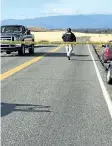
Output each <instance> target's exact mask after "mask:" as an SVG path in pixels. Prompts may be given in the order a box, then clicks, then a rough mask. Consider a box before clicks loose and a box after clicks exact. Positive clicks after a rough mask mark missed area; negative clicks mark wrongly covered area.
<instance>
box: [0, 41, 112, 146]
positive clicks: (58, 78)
mask: <svg viewBox="0 0 112 146" xmlns="http://www.w3.org/2000/svg"><path fill="white" fill-rule="evenodd" d="M84 39H85V38H82V39H81V40H83V41H84ZM56 47H57V46H54V47H53V46H48V47H47V46H46V47H37V48H35V55H34V56H29V55H28V54H27V55H26V56H24V57H19V56H17V55H16V54H15V53H14V54H13V55H5V54H2V57H1V61H2V64H1V67H2V73H5V72H7V71H8V70H10V69H12V68H15V67H17V66H18V65H21V64H23V63H24V62H26V61H30V60H31V59H34V58H36V57H37V56H39V55H43V53H46V52H49V51H50V50H53V49H54V48H56ZM89 49H90V50H91V53H92V55H93V57H94V59H95V63H96V65H97V66H98V68H99V72H100V76H101V77H102V78H103V83H104V87H105V88H106V89H107V90H106V91H107V93H108V96H109V97H110V98H112V85H107V84H106V82H105V75H106V74H105V71H104V69H103V67H102V65H101V63H100V61H99V59H98V58H97V56H96V55H95V53H94V50H93V48H92V47H91V46H90V45H89V46H88V45H76V46H75V47H74V51H73V54H72V57H71V60H68V59H67V58H66V54H65V48H64V47H62V48H61V49H59V50H57V51H56V52H53V53H50V54H48V55H46V56H45V57H43V58H42V59H40V60H38V61H37V62H35V63H33V64H31V65H30V66H28V67H26V68H24V69H23V70H20V71H19V72H16V73H15V74H12V75H10V76H8V77H7V78H5V79H4V80H2V81H1V83H2V86H1V94H2V96H1V97H2V99H1V102H2V103H1V109H2V112H1V122H2V123H1V143H2V146H112V119H111V114H110V111H109V109H108V106H107V102H106V100H105V98H107V97H105V94H104V93H103V91H102V88H101V87H102V84H101V83H100V82H99V80H98V77H97V72H96V70H95V67H94V64H93V61H92V57H91V54H90V51H89Z"/></svg>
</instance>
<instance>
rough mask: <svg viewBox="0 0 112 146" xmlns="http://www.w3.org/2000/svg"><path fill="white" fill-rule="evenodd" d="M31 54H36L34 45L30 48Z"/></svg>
mask: <svg viewBox="0 0 112 146" xmlns="http://www.w3.org/2000/svg"><path fill="white" fill-rule="evenodd" d="M29 54H34V45H33V44H32V45H31V47H30V48H29Z"/></svg>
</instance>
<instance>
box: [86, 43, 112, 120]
mask: <svg viewBox="0 0 112 146" xmlns="http://www.w3.org/2000/svg"><path fill="white" fill-rule="evenodd" d="M88 50H89V53H90V55H91V58H92V61H93V64H94V67H95V70H96V74H97V77H98V80H99V82H100V86H101V89H102V92H103V95H104V98H105V100H106V103H107V106H108V110H109V112H110V115H111V118H112V100H111V98H110V96H109V94H108V91H107V89H106V87H105V85H104V82H103V80H102V78H101V75H100V72H99V69H98V67H97V65H96V63H95V59H94V57H93V55H92V52H91V50H90V47H89V44H88Z"/></svg>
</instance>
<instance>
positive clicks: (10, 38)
mask: <svg viewBox="0 0 112 146" xmlns="http://www.w3.org/2000/svg"><path fill="white" fill-rule="evenodd" d="M0 40H1V41H14V37H2V36H1V37H0Z"/></svg>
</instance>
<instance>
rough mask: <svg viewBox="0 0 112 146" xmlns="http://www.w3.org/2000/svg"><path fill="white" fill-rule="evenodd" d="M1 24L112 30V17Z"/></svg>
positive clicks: (34, 20) (98, 15)
mask: <svg viewBox="0 0 112 146" xmlns="http://www.w3.org/2000/svg"><path fill="white" fill-rule="evenodd" d="M1 24H23V25H26V26H28V27H29V26H32V27H35V26H39V27H43V28H47V29H59V28H63V29H64V28H67V27H71V28H76V29H80V28H84V29H86V28H104V29H105V28H112V15H104V14H96V15H63V16H49V17H40V18H35V19H24V20H16V19H7V20H3V21H2V22H1Z"/></svg>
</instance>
